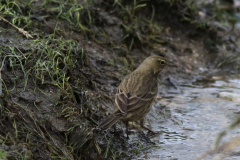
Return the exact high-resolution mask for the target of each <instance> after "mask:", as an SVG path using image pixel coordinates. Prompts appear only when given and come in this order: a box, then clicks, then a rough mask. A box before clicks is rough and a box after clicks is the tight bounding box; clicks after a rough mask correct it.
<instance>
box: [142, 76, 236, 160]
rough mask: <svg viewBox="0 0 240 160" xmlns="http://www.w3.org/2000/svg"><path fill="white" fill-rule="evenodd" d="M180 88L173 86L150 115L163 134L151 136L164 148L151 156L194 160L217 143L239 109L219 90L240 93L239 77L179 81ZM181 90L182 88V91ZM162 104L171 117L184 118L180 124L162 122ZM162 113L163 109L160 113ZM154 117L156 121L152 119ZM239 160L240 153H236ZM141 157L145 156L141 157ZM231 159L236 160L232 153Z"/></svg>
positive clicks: (156, 127) (234, 133)
mask: <svg viewBox="0 0 240 160" xmlns="http://www.w3.org/2000/svg"><path fill="white" fill-rule="evenodd" d="M177 86H178V90H177V91H176V90H174V89H171V90H170V91H169V92H168V94H167V95H166V96H165V97H163V99H161V100H160V101H159V102H158V103H157V104H155V106H154V109H153V111H152V112H154V113H150V114H149V115H148V119H149V121H150V122H151V126H152V127H153V130H154V131H158V132H160V133H161V134H159V135H156V136H154V137H152V138H151V140H152V141H153V142H155V143H156V145H159V146H162V148H160V149H158V148H153V149H152V150H150V151H149V153H148V158H149V159H164V160H168V159H169V160H172V159H178V160H192V159H195V158H197V157H198V156H200V155H201V154H202V153H204V152H206V151H207V150H208V149H209V148H211V146H212V145H213V144H214V141H215V139H216V136H217V135H218V133H220V132H221V131H222V130H223V129H225V128H226V127H228V125H229V124H230V123H231V122H232V121H233V119H234V117H235V116H236V114H237V113H239V112H240V108H239V105H238V104H237V103H234V102H231V101H227V100H224V99H220V98H218V97H217V95H218V93H219V92H223V91H224V92H232V93H237V94H240V80H238V79H231V80H226V81H222V80H216V81H215V80H211V81H206V80H200V81H196V82H194V83H192V84H186V82H182V84H178V85H177ZM179 90H180V91H179ZM160 106H167V107H166V108H165V109H166V111H167V113H169V114H170V115H171V117H174V118H176V119H177V120H178V121H182V124H180V125H177V124H175V123H173V121H171V120H167V121H164V122H163V116H162V114H158V113H157V111H158V110H160V108H161V107H160ZM159 113H160V112H159ZM153 117H154V120H152V119H153ZM236 134H237V131H236V132H233V133H231V134H229V135H228V136H227V137H226V138H225V140H228V139H230V138H231V137H234V136H236ZM237 157H238V158H239V159H240V156H239V155H237ZM138 159H144V158H143V157H139V158H138ZM228 159H236V154H235V155H234V157H231V155H229V157H228Z"/></svg>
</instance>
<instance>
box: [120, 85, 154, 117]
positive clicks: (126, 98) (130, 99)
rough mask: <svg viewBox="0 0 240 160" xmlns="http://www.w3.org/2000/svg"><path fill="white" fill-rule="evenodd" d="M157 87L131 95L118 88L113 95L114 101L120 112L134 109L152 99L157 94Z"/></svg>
mask: <svg viewBox="0 0 240 160" xmlns="http://www.w3.org/2000/svg"><path fill="white" fill-rule="evenodd" d="M157 91H158V88H157V87H154V89H149V91H147V92H146V93H145V94H141V95H134V94H133V95H131V94H130V93H124V92H123V91H122V90H121V89H118V92H117V94H116V95H115V102H116V104H117V106H118V108H119V110H120V111H121V112H122V113H127V112H128V111H132V110H135V109H136V108H138V107H140V106H142V105H143V104H145V103H147V102H149V101H152V100H153V98H154V97H155V96H156V95H157Z"/></svg>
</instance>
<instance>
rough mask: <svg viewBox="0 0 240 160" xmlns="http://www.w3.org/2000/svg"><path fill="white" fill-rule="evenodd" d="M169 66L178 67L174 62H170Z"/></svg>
mask: <svg viewBox="0 0 240 160" xmlns="http://www.w3.org/2000/svg"><path fill="white" fill-rule="evenodd" d="M167 66H170V67H177V66H176V65H175V64H173V63H172V62H168V64H167Z"/></svg>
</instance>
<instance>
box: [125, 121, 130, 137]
mask: <svg viewBox="0 0 240 160" xmlns="http://www.w3.org/2000/svg"><path fill="white" fill-rule="evenodd" d="M125 124H126V134H127V139H129V137H128V121H125Z"/></svg>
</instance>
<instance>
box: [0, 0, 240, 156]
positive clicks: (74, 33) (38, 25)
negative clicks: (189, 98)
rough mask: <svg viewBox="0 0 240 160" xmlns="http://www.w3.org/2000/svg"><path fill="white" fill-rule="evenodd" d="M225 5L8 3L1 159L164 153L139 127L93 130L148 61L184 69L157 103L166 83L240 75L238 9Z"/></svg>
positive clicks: (2, 34) (0, 41) (0, 33)
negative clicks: (132, 137) (123, 84)
mask: <svg viewBox="0 0 240 160" xmlns="http://www.w3.org/2000/svg"><path fill="white" fill-rule="evenodd" d="M224 6H225V4H224V5H222V4H221V3H220V2H218V1H214V2H211V3H198V4H196V3H195V2H192V1H185V0H180V1H175V0H160V1H156V2H152V1H137V0H134V1H132V2H129V1H124V0H122V1H113V0H112V1H111V0H108V1H101V0H96V1H94V0H93V1H76V0H72V1H71V0H69V1H66V2H65V1H51V0H49V1H41V0H38V1H31V2H28V1H25V0H16V1H4V0H3V1H1V6H0V13H1V20H0V53H1V54H0V60H1V66H0V67H1V80H2V95H1V98H0V104H1V105H0V142H1V143H0V159H1V158H2V159H131V158H133V157H135V156H136V155H138V154H144V153H143V152H142V150H143V149H146V148H149V149H151V147H159V146H155V145H154V143H153V142H151V140H150V139H149V135H147V134H146V132H143V131H142V130H141V129H138V130H137V131H136V132H135V133H131V134H137V135H138V137H139V139H138V141H137V142H136V141H128V140H127V139H126V137H125V136H124V134H125V133H124V130H125V126H124V124H123V123H122V122H119V125H117V127H116V131H114V130H113V128H112V129H110V130H109V131H107V132H104V131H99V130H97V129H95V128H96V127H97V126H98V124H99V122H101V121H102V120H103V119H104V118H105V117H106V115H107V114H108V113H110V112H111V111H112V109H113V106H114V94H115V91H116V88H117V86H118V85H119V83H120V81H121V79H122V78H123V77H124V76H126V75H127V74H128V73H130V72H131V71H133V70H134V69H135V68H136V67H137V66H138V65H139V64H140V63H141V62H142V61H143V60H144V59H145V58H146V57H148V56H150V55H154V54H156V55H161V56H164V57H167V58H168V59H169V60H170V61H172V62H173V63H174V64H175V65H177V67H173V68H170V67H168V68H167V69H165V70H164V71H163V72H162V73H161V75H160V76H159V86H160V88H161V89H160V90H159V93H158V96H159V97H161V96H163V95H164V94H166V92H167V90H168V88H169V83H168V82H167V81H166V79H167V78H170V80H171V82H173V83H174V84H175V85H177V83H178V81H181V80H182V79H184V80H187V81H192V80H195V79H203V78H211V77H212V76H214V75H219V74H224V75H226V74H235V73H238V69H239V65H238V64H239V47H238V46H239V29H238V28H237V27H235V28H234V27H233V26H237V25H238V17H237V14H238V12H237V8H234V7H235V6H234V4H231V3H230V9H229V8H227V9H226V8H224ZM231 7H232V8H231ZM2 18H4V19H6V20H7V21H8V22H6V21H4V20H3V19H2ZM11 24H14V25H15V26H17V27H19V28H22V29H24V30H25V31H27V32H28V33H29V34H30V35H31V36H32V37H33V38H26V36H24V35H23V34H22V32H21V31H18V30H17V29H16V28H14V26H12V25H11ZM164 107H167V106H163V108H164Z"/></svg>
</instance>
